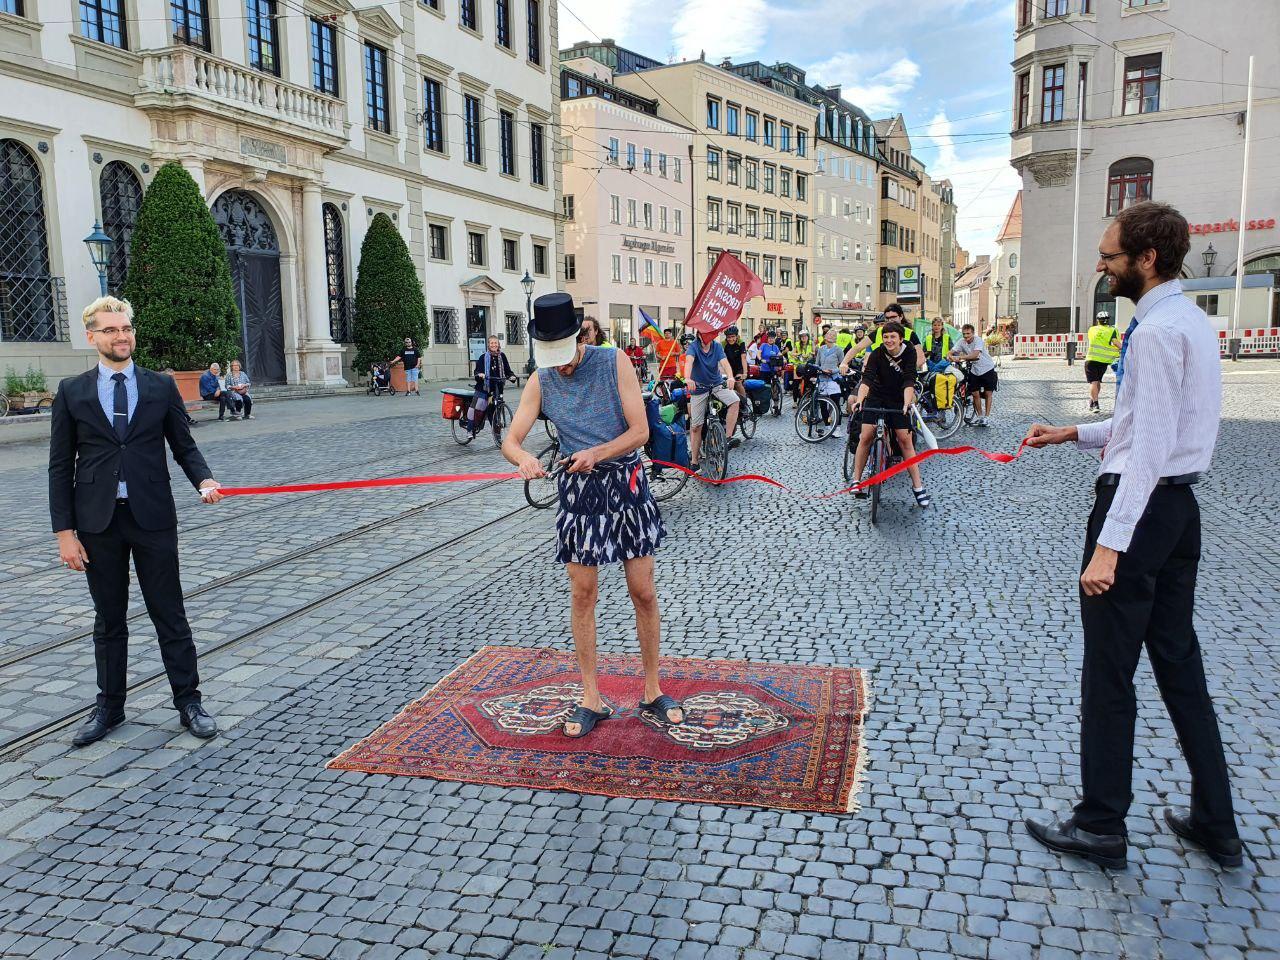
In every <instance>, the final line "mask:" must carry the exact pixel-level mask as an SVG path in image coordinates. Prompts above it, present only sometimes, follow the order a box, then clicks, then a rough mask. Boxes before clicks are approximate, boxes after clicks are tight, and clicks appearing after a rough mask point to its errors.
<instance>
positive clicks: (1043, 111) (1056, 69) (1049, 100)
mask: <svg viewBox="0 0 1280 960" xmlns="http://www.w3.org/2000/svg"><path fill="white" fill-rule="evenodd" d="M1066 73H1067V68H1066V66H1065V65H1064V64H1061V63H1059V64H1056V65H1054V66H1052V67H1045V68H1044V73H1043V81H1044V82H1043V84H1042V86H1041V92H1040V122H1041V123H1057V122H1058V121H1059V120H1061V119H1062V104H1063V94H1064V88H1065V84H1066Z"/></svg>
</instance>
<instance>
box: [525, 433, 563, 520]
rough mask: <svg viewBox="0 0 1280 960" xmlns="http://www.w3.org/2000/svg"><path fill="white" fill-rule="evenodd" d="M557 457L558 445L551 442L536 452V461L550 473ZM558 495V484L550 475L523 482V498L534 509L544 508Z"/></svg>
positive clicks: (556, 498) (558, 455)
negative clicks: (539, 451)
mask: <svg viewBox="0 0 1280 960" xmlns="http://www.w3.org/2000/svg"><path fill="white" fill-rule="evenodd" d="M559 458H560V445H559V444H555V443H553V444H551V446H549V447H547V448H546V449H544V450H543V451H542V452H541V453H540V454H538V463H540V464H542V469H543V470H546V471H547V472H548V473H550V472H551V468H552V467H553V466H555V462H556V460H558V459H559ZM559 496H560V492H559V486H558V484H557V483H556V481H555V480H554V479H553V478H551V477H539V478H538V479H537V480H526V481H525V482H524V498H525V499H526V500H527V501H529V506H531V507H533V508H534V509H536V510H546V509H547V508H548V507H550V506H552V505H553V504H554V503H555V502H556V500H558V499H559Z"/></svg>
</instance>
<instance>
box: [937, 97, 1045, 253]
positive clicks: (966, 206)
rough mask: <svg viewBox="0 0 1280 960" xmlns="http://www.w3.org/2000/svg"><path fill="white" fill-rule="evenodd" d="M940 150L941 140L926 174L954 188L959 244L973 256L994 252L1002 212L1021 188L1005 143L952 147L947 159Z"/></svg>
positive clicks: (1007, 145)
mask: <svg viewBox="0 0 1280 960" xmlns="http://www.w3.org/2000/svg"><path fill="white" fill-rule="evenodd" d="M935 119H936V118H935ZM942 153H943V146H942V143H941V142H940V143H939V159H938V161H937V162H936V163H935V164H931V165H930V168H929V175H930V176H931V177H932V178H933V179H934V180H942V179H947V180H950V181H951V183H952V186H953V187H954V188H955V200H956V207H957V214H956V215H957V217H958V221H957V223H956V236H957V237H958V238H959V240H960V245H961V246H962V247H964V248H965V249H966V250H968V251H969V252H970V253H971V254H974V255H977V254H980V253H990V254H994V253H995V249H996V237H997V236H998V235H999V233H1000V227H1001V226H1003V224H1004V218H1005V215H1006V214H1007V213H1008V212H1009V207H1010V205H1012V203H1013V198H1014V196H1015V194H1017V192H1018V191H1019V190H1020V189H1022V178H1021V177H1020V176H1019V175H1018V172H1017V171H1016V170H1014V169H1013V167H1011V166H1010V165H1009V144H1008V142H1007V141H1004V142H996V143H984V144H982V145H981V146H973V147H971V148H966V147H965V146H964V145H963V144H961V145H960V146H959V147H958V148H956V147H952V157H951V159H950V160H949V162H948V161H944V159H943V157H942Z"/></svg>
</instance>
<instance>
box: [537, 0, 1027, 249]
mask: <svg viewBox="0 0 1280 960" xmlns="http://www.w3.org/2000/svg"><path fill="white" fill-rule="evenodd" d="M567 4H568V5H567V6H566V4H565V2H561V3H560V42H561V46H569V45H570V44H572V43H575V42H577V41H579V40H595V39H598V38H603V37H611V38H613V39H614V40H616V41H617V42H618V43H620V44H622V45H623V46H625V47H630V48H631V49H633V50H636V51H638V52H640V53H644V54H647V55H648V56H651V57H655V58H657V59H660V60H672V59H675V60H679V59H681V58H694V57H697V56H698V53H699V51H702V50H705V51H706V55H707V59H708V60H710V61H713V62H718V61H719V60H721V59H723V58H724V57H731V58H733V59H734V60H762V61H764V62H766V63H773V62H775V61H778V60H787V61H790V62H792V63H794V64H796V65H797V66H800V67H802V68H804V69H805V70H807V71H809V80H810V82H819V83H827V84H837V83H838V84H840V85H841V86H842V87H843V88H844V96H845V98H846V99H847V100H849V101H851V102H853V103H856V104H858V105H859V106H861V107H862V108H863V109H864V110H866V111H867V112H868V113H869V114H870V115H871V116H872V117H873V118H874V119H879V118H881V117H885V116H890V115H892V114H893V113H895V112H898V111H901V112H902V114H903V115H904V116H905V117H906V121H907V129H908V131H909V133H910V134H911V139H912V145H913V148H914V151H915V153H916V154H917V156H919V157H920V159H921V160H922V161H924V163H925V164H927V165H928V167H929V172H930V174H931V175H932V176H933V177H935V178H940V177H950V179H951V180H952V182H953V183H954V184H955V188H956V202H957V203H958V205H959V208H960V209H959V217H960V222H959V224H958V225H957V233H958V234H959V237H960V242H961V244H962V245H963V246H964V247H965V248H966V249H968V250H969V251H970V253H994V247H995V236H996V234H997V233H998V232H999V229H1000V225H1001V223H1002V222H1003V219H1004V215H1005V213H1006V212H1007V211H1008V209H1009V205H1010V203H1012V201H1013V196H1014V194H1015V193H1016V192H1017V190H1018V187H1019V186H1020V180H1019V178H1018V175H1017V173H1015V172H1014V170H1013V168H1011V167H1010V166H1009V141H1008V137H1007V135H1006V134H1007V131H1008V129H1009V126H1010V119H1011V118H1010V104H1011V101H1012V94H1011V92H1010V90H1011V80H1010V71H1009V61H1010V60H1011V59H1012V57H1013V7H1014V5H1013V3H1012V2H1010V0H667V2H663V3H654V2H653V0H593V2H591V3H586V2H584V0H567Z"/></svg>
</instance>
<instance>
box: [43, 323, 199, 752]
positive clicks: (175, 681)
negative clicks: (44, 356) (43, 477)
mask: <svg viewBox="0 0 1280 960" xmlns="http://www.w3.org/2000/svg"><path fill="white" fill-rule="evenodd" d="M82 319H83V320H84V329H85V334H86V336H88V338H89V342H90V343H92V344H93V346H94V347H95V348H96V349H97V351H98V363H97V364H96V365H95V366H94V367H93V368H92V369H90V370H86V371H85V372H84V373H82V374H80V375H79V376H75V377H68V378H67V379H65V380H63V381H62V382H61V383H60V384H59V385H58V394H57V397H55V399H54V401H53V424H52V427H51V431H50V437H49V514H50V518H51V520H52V523H53V530H54V533H55V534H56V535H57V538H58V553H59V554H60V556H61V559H62V565H63V566H64V567H66V568H67V569H68V570H74V571H77V572H80V573H84V574H85V575H86V578H87V580H88V584H89V593H90V594H91V595H92V597H93V605H94V612H95V614H96V616H95V618H94V627H93V648H94V660H95V663H96V666H97V676H98V698H97V702H96V704H95V705H94V709H93V711H92V713H91V714H90V716H89V720H88V722H86V723H85V725H84V726H83V727H81V728H80V730H79V731H78V732H77V733H76V735H75V738H74V739H73V741H72V742H73V743H74V744H75V745H76V746H78V747H80V746H85V745H86V744H90V743H93V742H94V741H96V740H101V739H102V738H103V737H105V736H106V735H107V733H108V732H109V731H110V730H111V729H112V728H113V727H115V726H116V725H118V724H120V723H122V722H123V721H124V701H125V693H126V680H125V667H126V660H127V655H128V645H129V625H128V614H129V558H130V556H132V558H133V565H134V568H135V569H136V570H137V573H138V585H139V586H140V587H141V588H142V596H143V599H144V600H145V601H146V605H147V612H148V613H149V614H150V616H151V622H152V623H153V624H154V625H155V628H156V634H157V637H158V639H159V642H160V654H161V656H162V658H163V660H164V667H165V671H166V673H168V675H169V684H170V687H171V688H172V690H173V705H174V707H175V708H176V709H177V710H178V713H179V716H180V717H181V722H182V725H183V726H184V727H186V728H187V729H189V730H190V731H191V732H192V733H193V734H195V735H196V736H197V737H200V738H202V739H208V738H210V737H212V736H214V735H216V734H217V732H218V725H217V723H215V722H214V719H213V718H212V717H211V716H209V714H208V713H207V712H206V711H205V709H204V707H203V706H202V705H201V702H200V686H199V684H200V678H199V675H198V673H197V670H196V647H195V643H194V641H193V640H192V637H191V628H190V626H189V625H188V624H187V615H186V611H185V609H184V608H183V603H182V583H181V580H180V579H179V576H178V517H177V510H176V508H175V507H174V503H173V494H172V492H171V491H170V488H169V466H168V460H167V458H166V456H165V444H166V443H168V446H169V449H170V450H172V451H173V458H174V460H175V461H177V463H178V466H179V467H181V468H182V471H183V472H184V473H185V474H186V475H187V479H189V480H190V481H191V485H192V486H193V487H196V488H197V489H198V490H199V491H200V497H201V499H202V500H203V501H204V502H206V503H217V502H218V501H219V500H220V499H222V495H221V494H220V493H219V492H218V482H217V481H216V480H214V479H213V474H212V473H210V471H209V466H208V464H206V463H205V460H204V457H203V456H201V455H200V451H199V450H198V449H197V448H196V444H195V441H194V440H192V439H191V430H190V428H189V427H188V424H187V412H186V407H185V405H184V404H183V402H182V398H181V397H180V396H179V395H178V385H177V383H175V382H174V380H173V378H172V377H166V376H164V375H163V374H159V373H156V372H154V371H152V370H144V369H143V368H141V367H139V366H136V365H135V364H134V362H133V352H134V349H135V347H136V346H137V340H136V335H135V333H134V329H133V307H131V306H130V305H129V303H128V301H125V300H118V299H116V298H115V297H99V298H98V299H97V300H95V301H93V303H91V304H89V305H88V306H87V307H85V309H84V313H83V314H82Z"/></svg>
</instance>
